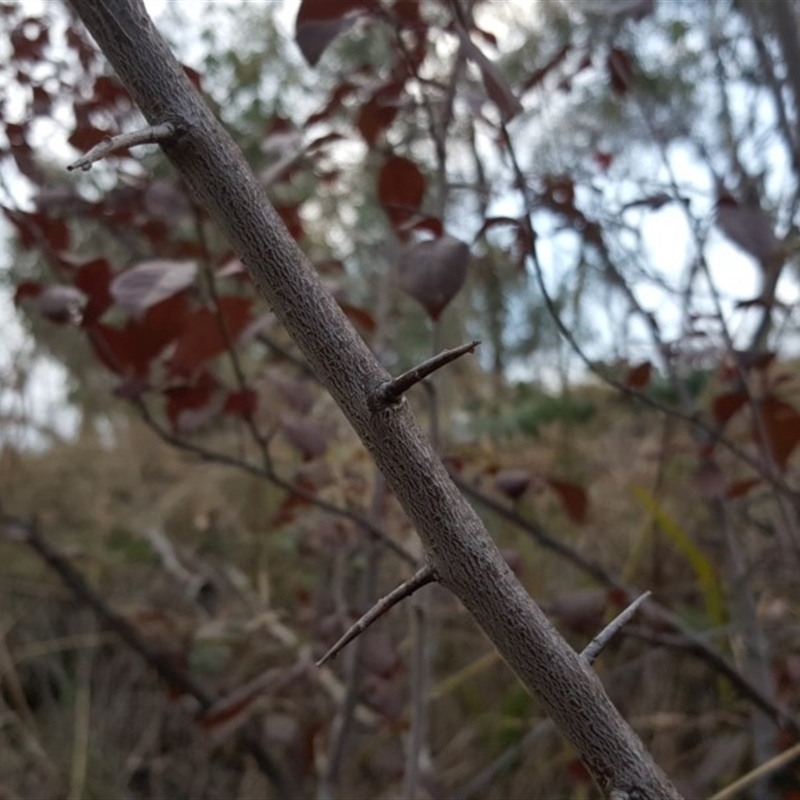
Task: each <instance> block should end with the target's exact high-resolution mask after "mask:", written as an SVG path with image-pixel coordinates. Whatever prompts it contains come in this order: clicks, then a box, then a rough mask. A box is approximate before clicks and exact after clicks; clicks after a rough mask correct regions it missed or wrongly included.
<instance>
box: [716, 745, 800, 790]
mask: <svg viewBox="0 0 800 800" xmlns="http://www.w3.org/2000/svg"><path fill="white" fill-rule="evenodd" d="M797 758H800V743H798V744H796V745H794V746H793V747H790V748H789V749H788V750H784V751H783V752H782V753H779V754H778V755H777V756H774V757H773V758H771V759H770V760H769V761H766V762H764V763H763V764H759V766H757V767H756V768H755V769H752V770H750V772H748V773H747V774H746V775H742V777H741V778H738V779H737V780H735V781H734V782H733V783H730V784H728V785H727V786H726V787H725V788H724V789H721V790H720V791H718V792H717V793H716V794H715V795H714V796H713V797H711V798H710V800H732V798H734V797H736V795H737V794H739V792H740V791H741V790H742V789H746V788H747V787H748V786H752V785H753V784H754V783H756V782H757V781H760V780H761V779H762V778H766V777H767V775H771V774H772V773H773V772H776V771H777V770H779V769H781V768H782V767H785V766H786V765H787V764H791V763H792V761H794V760H796V759H797Z"/></svg>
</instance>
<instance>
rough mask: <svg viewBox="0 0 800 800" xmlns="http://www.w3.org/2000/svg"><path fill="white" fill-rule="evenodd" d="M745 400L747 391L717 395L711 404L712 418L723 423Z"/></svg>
mask: <svg viewBox="0 0 800 800" xmlns="http://www.w3.org/2000/svg"><path fill="white" fill-rule="evenodd" d="M746 402H747V392H743V391H736V392H725V394H720V395H717V396H716V397H715V398H714V405H713V406H712V413H713V414H714V419H715V420H716V421H717V422H719V423H720V425H724V424H725V423H726V422H727V421H728V420H729V419H730V418H731V417H732V416H733V415H734V414H735V413H736V412H737V411H738V410H739V409H740V408H741V407H742V406H743V405H744V404H745V403H746Z"/></svg>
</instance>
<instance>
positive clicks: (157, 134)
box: [67, 122, 178, 172]
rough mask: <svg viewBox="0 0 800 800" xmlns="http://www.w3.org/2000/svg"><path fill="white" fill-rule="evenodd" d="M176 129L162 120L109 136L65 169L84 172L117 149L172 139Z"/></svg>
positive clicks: (176, 131)
mask: <svg viewBox="0 0 800 800" xmlns="http://www.w3.org/2000/svg"><path fill="white" fill-rule="evenodd" d="M177 133H178V129H177V128H176V127H175V126H174V125H173V124H172V123H171V122H164V123H162V124H161V125H150V126H148V127H147V128H142V129H140V130H138V131H131V132H130V133H120V134H119V135H118V136H110V137H109V138H108V139H104V140H103V141H102V142H100V143H99V144H96V145H95V146H94V147H93V148H92V149H91V150H89V152H88V153H86V154H84V155H83V156H81V157H80V158H79V159H78V160H77V161H74V162H73V163H72V164H70V165H69V166H68V167H67V169H68V170H70V171H72V170H74V169H82V170H83V171H84V172H85V171H86V170H90V169H91V168H92V164H94V163H95V162H96V161H101V160H102V159H104V158H106V156H109V155H111V154H112V153H116V152H118V151H119V150H127V149H128V148H130V147H136V146H138V145H140V144H161V143H162V142H168V141H170V140H171V139H174V138H175V136H176V134H177Z"/></svg>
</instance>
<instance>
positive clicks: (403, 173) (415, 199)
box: [378, 156, 425, 225]
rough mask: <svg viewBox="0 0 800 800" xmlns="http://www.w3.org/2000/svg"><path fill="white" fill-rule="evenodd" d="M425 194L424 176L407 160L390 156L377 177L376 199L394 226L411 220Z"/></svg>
mask: <svg viewBox="0 0 800 800" xmlns="http://www.w3.org/2000/svg"><path fill="white" fill-rule="evenodd" d="M424 194H425V176H424V175H423V174H422V172H420V169H419V167H418V166H417V165H416V164H415V163H414V162H413V161H409V160H408V159H407V158H403V157H402V156H392V157H391V158H389V159H388V160H387V161H386V162H385V163H384V165H383V166H382V167H381V171H380V174H379V175H378V199H379V200H380V202H381V205H382V206H383V209H384V211H385V212H386V214H387V215H388V217H389V219H390V220H391V221H392V223H393V224H394V225H400V224H402V223H403V222H405V221H406V220H408V219H409V218H411V217H412V216H413V215H414V214H415V213H416V212H417V210H418V209H419V207H420V204H421V203H422V198H423V196H424Z"/></svg>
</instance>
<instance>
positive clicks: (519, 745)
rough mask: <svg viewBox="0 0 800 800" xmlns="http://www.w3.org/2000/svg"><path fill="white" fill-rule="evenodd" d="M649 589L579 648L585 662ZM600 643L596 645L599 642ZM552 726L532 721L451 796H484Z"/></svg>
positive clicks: (546, 721) (464, 798)
mask: <svg viewBox="0 0 800 800" xmlns="http://www.w3.org/2000/svg"><path fill="white" fill-rule="evenodd" d="M650 594H651V593H650V592H645V593H644V594H643V595H641V596H640V597H637V598H636V600H634V601H633V602H632V603H631V604H630V605H629V606H628V607H627V608H626V609H625V610H624V611H622V613H621V614H619V615H618V616H617V617H615V618H614V619H613V620H612V621H611V622H610V623H609V624H608V625H606V627H605V628H603V630H602V631H600V633H598V634H597V636H595V637H594V639H592V641H591V642H589V644H588V645H586V647H584V649H583V650H582V651H581V658H583V659H585V660H586V662H587V663H588V664H593V663H594V661H595V659H596V658H597V656H598V655H599V653H600V651H601V650H602V649H603V648H604V647H605V646H606V645H607V644H608V642H609V641H610V640H611V638H612V637H613V636H614V635H615V634H616V633H617V632H618V631H619V630H620V629H621V628H622V626H623V625H625V623H626V622H628V621H629V620H630V618H631V617H632V616H633V615H634V614H635V613H636V611H637V609H638V608H639V606H641V604H642V603H643V602H644V601H645V600H646V599H647V598H648V597H649V596H650ZM598 643H599V645H598ZM554 730H555V725H554V723H553V720H552V719H550V718H549V717H548V718H547V719H543V720H541V721H540V722H539V723H537V724H536V725H534V727H533V728H531V729H530V730H529V731H528V732H527V733H526V734H525V735H524V736H523V737H522V738H521V739H520V740H519V741H518V742H516V743H515V744H513V745H511V746H510V747H508V748H507V749H506V750H504V751H503V752H502V753H501V754H500V755H499V756H498V757H497V758H495V759H494V760H493V761H492V762H491V763H489V764H487V765H486V766H485V767H484V768H483V769H482V770H481V771H480V772H479V773H478V774H477V775H475V776H473V777H472V778H471V779H470V781H469V783H468V784H466V785H465V786H463V787H462V788H461V789H459V791H458V792H456V793H455V794H454V795H452V797H453V798H458V800H469V798H471V797H476V796H483V795H484V794H485V793H486V790H487V789H488V788H489V786H491V785H492V784H493V783H494V782H495V780H496V778H497V776H498V775H500V774H501V773H503V772H505V771H506V770H508V769H510V768H511V767H512V766H514V764H515V763H516V761H517V760H518V759H519V758H521V757H522V755H523V754H524V753H525V752H526V751H527V750H529V749H530V748H531V746H532V745H533V743H534V742H535V741H536V740H537V739H539V738H541V737H542V736H544V735H545V734H546V733H549V732H550V731H554Z"/></svg>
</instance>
